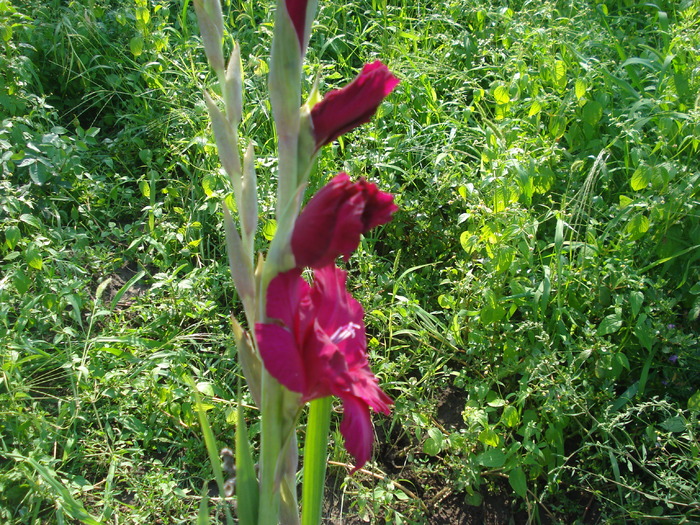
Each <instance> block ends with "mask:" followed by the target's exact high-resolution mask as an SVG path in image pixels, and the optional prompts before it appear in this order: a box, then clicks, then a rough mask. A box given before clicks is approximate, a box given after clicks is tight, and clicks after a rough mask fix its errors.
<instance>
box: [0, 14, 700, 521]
mask: <svg viewBox="0 0 700 525" xmlns="http://www.w3.org/2000/svg"><path fill="white" fill-rule="evenodd" d="M273 5H274V3H273V2H252V1H231V2H228V3H224V14H225V16H226V20H227V26H226V31H227V32H228V36H229V37H230V38H229V39H228V40H227V43H228V45H231V44H232V42H233V39H234V38H235V40H236V41H238V42H239V43H240V47H241V57H242V63H243V69H244V82H245V89H246V97H247V102H248V104H247V105H246V113H245V114H244V115H243V116H242V133H243V132H244V133H245V134H246V136H248V137H251V138H252V139H253V140H255V142H256V144H257V147H256V153H257V163H258V164H259V166H260V168H261V169H260V170H259V173H264V172H265V173H269V169H270V168H272V169H274V168H275V162H276V161H275V153H274V150H273V145H274V140H273V139H274V134H273V129H272V127H271V122H270V119H269V115H270V106H269V102H268V101H267V100H266V98H265V93H266V91H265V89H264V88H265V85H266V82H267V73H268V59H269V57H268V55H267V53H268V46H267V44H266V42H269V37H270V35H271V28H272V24H273V21H274V13H273V9H272V8H273ZM698 20H700V5H698V3H697V2H694V1H683V2H656V3H637V2H633V1H629V0H618V1H613V0H608V1H600V2H578V1H575V2H558V1H545V2H537V3H531V2H524V1H518V2H509V3H505V2H501V3H497V2H486V3H479V2H473V1H471V0H462V1H448V2H442V3H434V2H427V1H422V0H418V1H414V2H405V1H403V0H392V1H389V0H387V1H379V0H378V1H356V2H326V1H320V2H319V13H318V17H317V19H316V22H315V26H314V30H313V36H312V42H311V44H310V46H309V54H308V56H307V65H306V69H305V76H306V84H305V88H304V89H306V90H307V91H308V90H309V89H310V88H311V85H312V83H313V80H314V77H315V75H316V73H317V71H319V70H321V71H323V75H322V77H323V79H324V85H323V86H322V91H323V92H326V91H328V90H330V89H332V88H336V87H340V86H342V85H344V84H345V83H346V82H347V80H348V79H351V78H353V77H354V76H355V75H356V74H357V72H358V71H359V70H360V69H361V67H362V65H363V64H365V63H370V62H372V61H373V60H375V59H377V58H381V59H382V60H383V61H384V62H385V63H386V64H387V65H388V66H389V67H390V68H391V70H392V71H394V72H395V73H396V75H397V76H398V77H400V78H401V84H400V85H399V86H397V87H396V89H395V92H394V93H393V94H392V97H391V99H389V100H387V101H385V102H384V103H383V104H382V106H380V108H379V112H378V115H377V118H375V120H373V121H372V123H370V124H368V125H366V126H365V127H364V128H363V129H362V131H361V132H354V133H351V134H348V135H345V136H343V137H341V138H340V139H339V140H338V141H337V142H335V143H334V144H333V145H332V146H330V147H327V148H326V149H324V150H323V151H322V152H321V153H320V155H319V158H318V162H317V166H316V169H315V173H314V174H313V175H312V178H311V181H312V182H311V187H310V188H309V194H312V193H315V191H316V190H317V189H318V188H320V187H321V186H322V185H323V184H325V182H326V181H327V180H328V178H329V176H330V175H331V174H335V173H337V172H339V171H347V172H348V173H350V174H352V175H353V176H361V175H362V176H365V177H367V178H368V179H369V180H371V181H373V182H376V183H377V184H378V185H380V186H381V187H382V188H383V189H386V191H390V192H391V193H393V194H395V195H396V202H397V204H398V205H399V207H400V210H399V211H398V212H397V213H396V214H395V216H394V220H393V221H392V222H391V223H389V224H387V225H386V226H384V227H382V228H381V229H380V230H378V231H372V232H370V233H368V235H367V236H365V238H364V239H363V241H362V243H361V245H360V247H359V249H358V251H357V252H356V253H355V254H354V255H353V256H352V257H351V258H350V260H349V261H348V262H347V264H346V265H345V268H346V270H347V271H348V273H349V289H350V290H351V291H352V293H353V295H355V297H357V298H358V300H359V301H360V303H361V304H362V306H363V307H364V309H365V311H366V312H367V316H366V319H365V322H366V324H367V329H368V338H369V347H370V360H371V362H372V366H373V370H374V371H375V372H376V374H377V376H378V377H379V378H380V382H381V386H382V388H383V389H384V390H385V391H386V392H387V393H388V394H389V395H390V396H391V397H392V398H393V399H394V400H395V406H394V408H393V411H392V415H391V417H386V418H384V419H382V418H381V417H378V418H375V425H376V428H375V432H376V434H377V445H376V446H375V450H374V456H373V459H372V461H371V462H370V463H368V464H367V465H366V466H365V468H364V469H363V470H361V471H359V472H357V473H355V474H354V475H352V476H349V475H348V472H349V470H348V467H349V466H350V465H351V464H352V459H351V458H350V457H349V456H348V455H347V453H346V452H345V450H344V449H343V447H342V438H341V437H340V435H336V436H334V437H333V438H332V440H331V448H330V456H329V467H328V469H329V470H328V472H329V475H330V478H329V482H328V487H327V490H328V494H327V508H326V514H327V516H328V521H329V522H339V520H341V519H342V522H343V523H359V522H374V523H377V522H380V523H381V522H393V523H481V522H485V521H488V520H491V521H492V522H496V523H507V522H508V521H509V520H512V522H515V523H525V522H528V521H529V522H532V523H574V522H579V523H642V522H659V523H684V522H685V523H692V522H696V521H698V520H700V499H699V497H698V494H700V447H699V446H698V432H699V431H700V424H699V423H698V414H699V412H700V406H699V405H700V394H698V388H699V386H700V385H699V383H700V380H699V379H698V378H699V377H700V374H699V372H700V362H699V361H700V345H699V343H698V334H697V328H698V317H699V316H700V271H699V268H700V265H699V264H698V257H699V253H700V252H699V251H698V246H700V220H699V217H698V213H697V209H698V206H697V204H698V191H699V190H698V177H700V162H699V161H698V156H699V155H698V153H699V152H698V147H699V145H700V99H699V98H698V93H699V92H700V89H699V88H700V59H699V58H698V57H699V50H700V27H699V26H700V22H698ZM0 36H1V37H2V39H1V40H2V42H1V43H0V46H2V50H3V52H2V53H1V54H0V65H1V66H2V68H1V69H0V70H1V71H2V73H1V74H0V87H1V90H0V117H1V118H0V121H1V125H0V166H1V168H0V169H2V178H1V179H0V185H2V188H1V189H0V210H1V212H0V243H1V244H0V253H1V254H2V262H1V263H0V264H1V265H2V271H0V337H1V338H2V345H1V346H0V357H1V361H0V414H1V415H0V520H1V521H3V522H7V523H71V522H83V523H95V522H98V523H99V522H103V523H112V522H114V523H143V522H160V523H190V522H195V521H196V520H197V519H198V516H200V506H201V502H202V501H203V496H204V495H209V497H210V503H209V505H210V507H211V508H210V515H211V520H212V522H215V521H216V520H217V519H222V520H223V517H224V514H225V509H226V506H227V505H229V503H226V502H225V501H224V500H223V499H221V498H219V497H218V493H217V490H216V487H215V483H213V481H212V480H213V474H212V466H211V463H210V462H209V460H208V456H207V451H206V447H205V445H204V439H203V437H202V429H201V426H200V423H199V420H198V415H197V409H196V400H195V397H194V395H193V391H196V392H197V393H198V395H199V396H200V399H201V400H202V403H203V405H204V408H205V409H206V413H207V418H208V420H209V423H210V425H211V428H212V430H213V433H214V436H215V438H216V440H217V444H218V445H220V446H222V447H223V446H232V445H233V440H234V428H235V425H236V419H237V404H236V398H237V392H238V385H239V380H240V375H241V370H240V367H239V364H238V360H237V357H236V348H235V342H234V338H233V335H232V333H231V329H230V314H231V312H232V311H233V312H237V313H240V312H241V305H240V301H239V299H238V297H237V295H236V293H235V291H234V289H233V286H232V284H231V282H230V276H229V273H228V272H229V270H228V261H227V258H226V254H225V249H224V245H225V241H224V232H223V228H222V227H221V224H222V211H221V200H222V199H223V197H224V196H225V195H226V194H227V193H228V191H229V189H228V187H227V184H226V177H225V176H224V175H223V174H221V173H220V165H219V162H218V158H217V155H216V151H215V148H214V138H213V135H212V133H211V129H210V128H209V120H208V116H207V112H206V107H205V105H204V102H203V100H202V91H203V90H204V89H210V90H212V89H215V84H216V82H215V78H213V74H212V73H211V72H210V69H209V68H208V66H207V64H206V60H205V55H204V50H203V47H202V44H201V41H200V39H199V29H198V25H197V20H196V17H195V15H194V10H193V7H192V6H191V5H190V3H189V2H187V1H183V2H171V1H166V0H162V1H158V2H151V1H147V0H136V1H135V2H126V1H124V2H117V1H108V0H93V1H91V2H80V3H79V2H34V1H33V0H27V1H25V2H22V3H11V2H7V1H1V0H0ZM228 51H230V48H229V49H228ZM333 82H337V84H332V83H333ZM258 184H259V188H260V190H261V193H262V195H263V198H262V200H261V202H260V211H259V221H258V223H259V228H260V232H261V233H262V236H259V237H258V239H259V242H260V245H259V246H258V249H260V250H264V249H266V246H265V243H266V240H269V238H270V234H271V232H272V231H273V228H274V224H273V222H272V220H273V218H274V216H273V201H274V194H273V192H274V186H273V184H272V181H270V180H265V179H260V180H259V181H258ZM265 196H266V197H265ZM189 378H193V379H194V385H192V384H191V383H190V382H189ZM243 405H244V408H245V412H244V413H245V414H246V417H250V420H251V421H253V420H254V419H255V417H256V416H255V414H256V408H255V407H254V403H253V400H252V399H250V398H249V397H248V398H244V399H243ZM337 417H338V419H339V418H340V414H338V416H337ZM249 431H250V433H251V436H252V437H253V440H254V441H255V439H256V436H257V435H258V434H259V431H260V429H259V427H256V426H255V425H254V424H253V425H251V427H250V429H249ZM299 439H300V441H303V439H304V435H299ZM302 463H303V458H302Z"/></svg>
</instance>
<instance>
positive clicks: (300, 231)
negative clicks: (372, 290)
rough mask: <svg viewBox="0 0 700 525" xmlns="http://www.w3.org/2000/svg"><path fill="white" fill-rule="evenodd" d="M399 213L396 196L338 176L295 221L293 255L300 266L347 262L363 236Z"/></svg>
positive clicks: (320, 191)
mask: <svg viewBox="0 0 700 525" xmlns="http://www.w3.org/2000/svg"><path fill="white" fill-rule="evenodd" d="M396 210H398V207H397V206H396V204H394V197H393V195H391V194H389V193H384V192H382V191H379V190H378V189H377V186H375V185H374V184H372V183H371V182H367V181H366V180H364V179H360V180H359V181H357V182H350V177H348V174H347V173H339V174H338V175H336V176H335V177H334V178H333V179H332V180H331V181H330V182H329V183H328V184H326V185H325V186H324V187H323V188H321V189H320V190H319V191H318V193H316V195H314V196H313V197H312V198H311V200H310V201H309V202H308V204H307V205H306V206H305V207H304V209H303V210H302V211H301V213H300V214H299V217H298V218H297V220H296V223H295V225H294V231H293V232H292V253H294V259H295V261H296V264H297V266H298V267H303V266H310V267H312V268H321V267H323V266H327V265H329V264H332V263H333V262H334V261H335V259H336V258H337V257H338V256H339V255H343V256H345V258H346V260H347V259H348V258H349V257H350V254H351V253H352V252H353V251H355V249H356V248H357V246H358V245H359V244H360V235H361V234H363V233H367V232H368V231H369V230H371V229H372V228H374V227H375V226H379V225H380V224H385V223H387V222H389V221H390V220H391V215H392V214H393V213H394V212H395V211H396Z"/></svg>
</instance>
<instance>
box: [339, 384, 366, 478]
mask: <svg viewBox="0 0 700 525" xmlns="http://www.w3.org/2000/svg"><path fill="white" fill-rule="evenodd" d="M340 433H341V434H343V437H344V438H345V448H346V449H347V451H348V452H349V453H350V455H352V457H353V458H355V468H353V469H352V471H353V472H355V471H357V470H359V469H360V468H361V467H362V465H364V464H365V463H367V461H369V458H370V455H371V453H372V441H374V427H373V426H372V420H371V419H370V416H369V407H368V406H367V405H366V404H365V403H363V402H362V401H360V400H359V399H356V398H353V397H348V398H346V399H343V421H342V422H341V423H340Z"/></svg>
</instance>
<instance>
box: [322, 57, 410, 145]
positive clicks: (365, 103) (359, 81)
mask: <svg viewBox="0 0 700 525" xmlns="http://www.w3.org/2000/svg"><path fill="white" fill-rule="evenodd" d="M398 84H399V79H398V78H396V77H395V76H394V75H393V74H392V73H391V72H390V71H389V69H388V68H387V67H386V66H385V65H384V64H382V63H381V62H380V61H379V60H377V61H375V62H372V63H371V64H366V65H365V66H364V67H363V68H362V71H361V72H360V74H359V75H358V76H357V77H356V78H355V80H353V81H352V82H350V84H348V85H347V86H345V87H343V88H341V89H335V90H333V91H331V92H329V93H327V94H326V96H325V97H323V99H322V100H321V101H320V102H319V103H318V104H316V105H315V106H314V107H313V108H311V122H312V124H313V128H314V139H315V141H316V148H320V147H321V146H324V145H326V144H329V143H330V142H333V141H334V140H335V139H336V138H338V137H339V136H340V135H342V134H343V133H347V132H348V131H350V130H352V129H355V128H356V127H358V126H360V125H362V124H365V123H366V122H369V120H370V119H371V118H372V115H374V113H375V112H376V111H377V108H378V107H379V104H381V102H382V100H384V98H385V97H386V96H387V95H388V94H389V93H391V92H392V90H393V89H394V88H395V87H396V86H397V85H398Z"/></svg>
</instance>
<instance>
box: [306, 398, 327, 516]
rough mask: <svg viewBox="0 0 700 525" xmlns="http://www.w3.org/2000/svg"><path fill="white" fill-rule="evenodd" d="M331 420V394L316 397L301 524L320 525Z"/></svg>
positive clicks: (308, 432) (308, 431)
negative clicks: (329, 395)
mask: <svg viewBox="0 0 700 525" xmlns="http://www.w3.org/2000/svg"><path fill="white" fill-rule="evenodd" d="M330 421H331V398H330V397H324V398H323V399H315V400H314V401H312V402H311V407H310V409H309V420H308V423H307V425H306V442H305V443H304V483H303V486H302V493H301V497H302V500H301V502H302V509H301V523H302V525H319V524H320V523H321V510H322V503H323V489H324V487H325V481H326V456H327V451H328V430H329V428H330Z"/></svg>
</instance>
